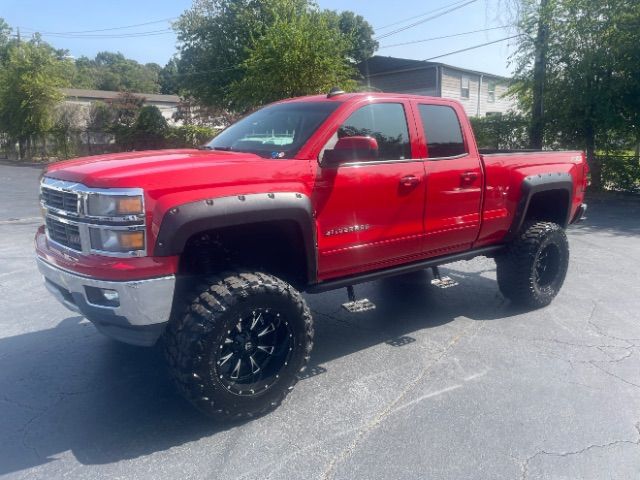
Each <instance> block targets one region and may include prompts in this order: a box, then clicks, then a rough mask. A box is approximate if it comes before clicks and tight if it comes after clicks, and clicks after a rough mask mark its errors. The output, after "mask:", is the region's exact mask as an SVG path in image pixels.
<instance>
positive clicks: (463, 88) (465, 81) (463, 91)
mask: <svg viewBox="0 0 640 480" xmlns="http://www.w3.org/2000/svg"><path fill="white" fill-rule="evenodd" d="M460 96H461V97H462V98H469V77H467V76H465V75H463V76H462V77H460Z"/></svg>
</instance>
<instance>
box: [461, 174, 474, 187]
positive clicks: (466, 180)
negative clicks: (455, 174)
mask: <svg viewBox="0 0 640 480" xmlns="http://www.w3.org/2000/svg"><path fill="white" fill-rule="evenodd" d="M460 178H461V179H462V184H463V185H471V184H472V183H473V182H475V181H476V180H477V178H478V172H464V173H462V174H460Z"/></svg>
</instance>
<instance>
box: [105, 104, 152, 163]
mask: <svg viewBox="0 0 640 480" xmlns="http://www.w3.org/2000/svg"><path fill="white" fill-rule="evenodd" d="M144 101H145V98H144V97H140V96H138V95H134V94H132V93H129V92H121V93H119V94H118V97H117V98H116V99H114V100H112V101H111V103H110V105H109V107H110V109H111V112H112V113H111V115H112V123H111V126H110V128H109V130H110V132H111V133H113V134H114V135H115V136H116V144H118V146H120V148H122V149H124V150H131V149H132V148H133V147H134V142H135V135H134V130H135V129H134V126H135V123H136V121H137V119H138V115H139V114H140V111H141V110H142V108H143V105H144Z"/></svg>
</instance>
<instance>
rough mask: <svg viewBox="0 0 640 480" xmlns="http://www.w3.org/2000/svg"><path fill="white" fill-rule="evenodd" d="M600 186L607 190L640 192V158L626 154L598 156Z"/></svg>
mask: <svg viewBox="0 0 640 480" xmlns="http://www.w3.org/2000/svg"><path fill="white" fill-rule="evenodd" d="M598 161H599V162H600V163H601V165H602V186H603V187H604V188H606V189H607V190H616V191H622V192H632V193H640V160H639V159H638V157H634V156H626V155H617V156H614V155H610V156H604V157H602V156H601V157H598Z"/></svg>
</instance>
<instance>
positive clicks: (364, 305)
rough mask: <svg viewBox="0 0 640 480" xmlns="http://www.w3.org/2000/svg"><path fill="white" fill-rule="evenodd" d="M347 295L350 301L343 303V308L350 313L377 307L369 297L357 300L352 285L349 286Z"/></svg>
mask: <svg viewBox="0 0 640 480" xmlns="http://www.w3.org/2000/svg"><path fill="white" fill-rule="evenodd" d="M347 295H348V296H349V301H348V302H347V303H343V304H342V308H344V309H345V310H346V311H347V312H349V313H362V312H368V311H369V310H374V309H375V308H376V306H375V304H374V303H373V302H371V301H370V300H369V299H368V298H362V299H360V300H356V295H355V293H354V291H353V286H352V285H349V286H348V287H347Z"/></svg>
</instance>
